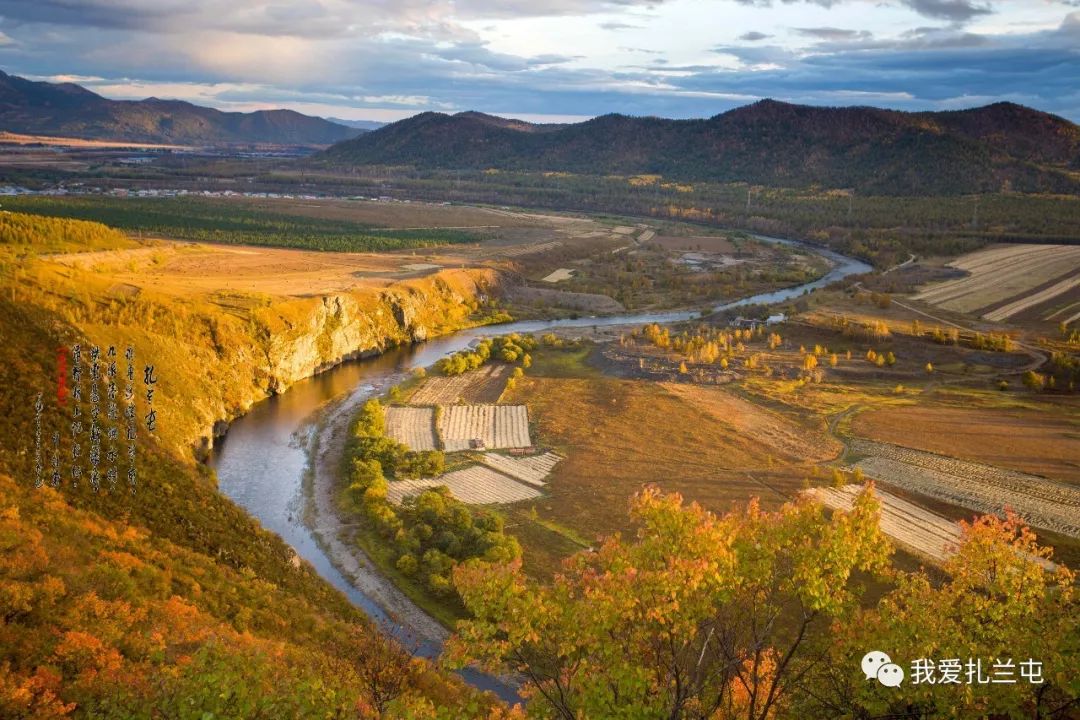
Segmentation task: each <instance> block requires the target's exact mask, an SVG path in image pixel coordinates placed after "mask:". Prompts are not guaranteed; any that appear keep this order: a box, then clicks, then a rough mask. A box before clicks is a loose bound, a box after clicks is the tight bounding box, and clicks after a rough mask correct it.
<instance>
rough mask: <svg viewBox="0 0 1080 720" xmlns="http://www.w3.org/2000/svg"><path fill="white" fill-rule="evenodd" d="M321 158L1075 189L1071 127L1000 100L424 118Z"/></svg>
mask: <svg viewBox="0 0 1080 720" xmlns="http://www.w3.org/2000/svg"><path fill="white" fill-rule="evenodd" d="M319 158H320V159H321V160H323V161H325V162H328V163H332V164H381V165H415V166H420V167H439V168H449V169H488V168H495V169H507V170H525V171H545V172H551V171H565V172H572V173H583V174H621V175H635V174H660V175H663V176H664V177H666V178H669V179H677V180H683V181H693V180H713V181H746V182H751V183H755V184H761V185H770V186H783V187H807V186H811V185H820V186H823V187H831V188H855V189H857V190H859V191H862V192H868V193H874V194H896V195H938V194H954V193H968V192H997V191H1000V190H1009V189H1012V190H1017V191H1025V192H1077V191H1080V127H1077V126H1076V125H1074V124H1073V123H1071V122H1069V121H1068V120H1065V119H1063V118H1060V117H1057V116H1055V115H1050V114H1047V113H1044V112H1040V111H1038V110H1033V109H1031V108H1027V107H1024V106H1021V105H1015V104H1012V103H996V104H993V105H988V106H986V107H981V108H975V109H971V110H959V111H951V112H920V113H907V112H899V111H894V110H881V109H877V108H869V107H846V108H825V107H809V106H804V105H791V104H787V103H781V102H776V101H773V100H762V101H760V102H757V103H754V104H752V105H747V106H745V107H741V108H737V109H735V110H731V111H730V112H726V113H723V114H720V115H716V116H714V117H711V118H708V119H704V120H666V119H662V118H654V117H628V116H625V115H604V116H601V117H597V118H594V119H592V120H589V121H586V122H583V123H577V124H572V125H535V124H531V123H526V122H522V121H516V120H515V121H509V120H503V119H501V118H495V117H491V116H488V115H483V114H482V113H476V112H466V113H459V114H457V115H445V114H442V113H430V112H429V113H422V114H420V115H416V116H414V117H411V118H407V119H405V120H401V121H399V122H396V123H392V124H390V125H387V126H385V127H383V128H380V129H379V130H376V131H374V132H371V133H366V134H364V135H362V136H360V137H357V138H354V139H351V140H348V141H345V142H341V143H338V144H337V145H334V146H333V147H331V148H329V149H328V150H326V151H325V152H324V153H322V154H321V155H320V156H319Z"/></svg>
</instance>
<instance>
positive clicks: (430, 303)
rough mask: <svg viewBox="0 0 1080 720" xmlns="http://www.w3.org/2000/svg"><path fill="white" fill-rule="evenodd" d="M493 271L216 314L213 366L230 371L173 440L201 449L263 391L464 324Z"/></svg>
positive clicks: (444, 274)
mask: <svg viewBox="0 0 1080 720" xmlns="http://www.w3.org/2000/svg"><path fill="white" fill-rule="evenodd" d="M499 279H500V278H499V275H498V273H496V272H495V271H493V270H486V269H470V270H443V271H440V272H438V273H436V274H434V275H430V276H428V277H425V278H420V279H415V280H407V281H402V282H398V283H394V284H392V285H390V286H388V287H386V288H384V289H381V290H371V289H363V290H358V291H353V292H344V293H336V294H331V295H324V296H319V297H310V298H290V299H281V300H279V301H272V302H270V303H268V304H267V305H265V306H264V307H260V308H256V309H253V310H252V311H251V315H250V318H248V320H247V322H246V323H244V324H243V325H242V326H240V327H238V326H237V323H236V321H235V320H233V319H232V318H230V319H229V320H228V321H221V320H218V322H217V324H216V326H215V327H216V329H217V333H216V335H217V337H216V339H215V341H214V345H215V346H216V349H217V355H218V358H217V359H218V360H219V362H223V363H224V365H223V366H222V367H220V368H217V370H218V371H219V372H223V373H225V374H226V376H231V379H227V378H225V377H223V378H222V379H221V380H219V381H218V383H219V385H218V387H217V388H213V387H211V388H207V389H206V390H208V391H206V392H200V395H201V398H200V400H201V402H199V404H198V406H190V405H189V406H188V410H189V411H194V416H195V417H194V419H195V420H196V422H195V423H194V426H193V427H191V428H190V429H189V431H188V432H187V433H180V435H181V437H178V438H177V440H178V441H181V442H184V441H186V442H187V443H188V444H190V443H194V445H195V450H196V454H197V455H200V456H201V455H204V454H205V453H206V452H207V451H208V450H209V449H210V448H211V447H212V444H213V439H214V438H215V437H217V436H220V435H222V434H223V433H224V432H225V430H226V429H227V428H228V422H229V421H231V420H232V419H233V418H235V417H237V416H238V415H240V414H242V413H243V412H245V411H246V410H247V409H248V408H249V407H251V405H252V404H254V403H255V402H257V401H259V400H261V399H263V398H265V397H267V396H268V395H273V394H276V393H281V392H284V391H285V390H286V389H288V387H289V386H290V385H292V384H293V383H295V382H297V381H299V380H303V379H305V378H308V377H311V376H312V375H315V374H317V373H319V372H322V371H324V370H327V369H329V368H331V367H334V366H335V365H338V364H339V363H342V362H344V361H346V360H351V359H356V358H360V357H368V356H371V355H376V354H378V353H381V352H383V351H385V350H387V349H389V348H392V347H396V346H399V345H403V344H408V343H413V342H420V341H423V340H426V339H427V338H429V337H434V336H436V335H441V334H445V333H448V332H452V331H454V330H459V329H461V328H464V327H468V326H469V325H471V324H473V323H474V322H475V320H474V314H473V313H474V310H475V308H476V305H477V302H476V301H477V298H478V297H479V296H480V295H482V294H484V293H488V292H490V291H491V289H492V288H493V287H495V286H496V285H497V284H498V282H499ZM238 330H240V332H237V331H238ZM216 374H218V373H217V372H215V373H212V375H216ZM192 431H194V433H193V432H192Z"/></svg>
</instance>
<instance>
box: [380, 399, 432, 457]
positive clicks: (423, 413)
mask: <svg viewBox="0 0 1080 720" xmlns="http://www.w3.org/2000/svg"><path fill="white" fill-rule="evenodd" d="M386 434H387V435H389V436H390V437H391V438H393V439H394V440H397V441H398V442H399V443H403V444H404V445H406V446H408V448H409V449H410V450H414V451H420V450H436V449H438V443H437V440H436V438H435V411H434V410H433V409H432V408H429V407H388V408H386Z"/></svg>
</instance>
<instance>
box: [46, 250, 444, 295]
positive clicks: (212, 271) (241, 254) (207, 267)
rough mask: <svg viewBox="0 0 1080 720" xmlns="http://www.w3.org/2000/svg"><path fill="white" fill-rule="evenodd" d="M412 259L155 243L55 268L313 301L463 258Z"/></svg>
mask: <svg viewBox="0 0 1080 720" xmlns="http://www.w3.org/2000/svg"><path fill="white" fill-rule="evenodd" d="M417 257H418V256H416V255H413V254H411V253H406V252H402V253H344V252H322V251H313V250H292V249H285V248H267V247H252V246H235V245H208V244H202V243H178V242H172V241H164V240H162V241H156V242H152V243H151V244H150V245H149V246H148V247H141V248H135V249H131V250H112V251H104V252H93V253H77V254H71V255H58V256H54V257H53V258H51V260H52V261H53V262H55V263H58V264H61V265H67V266H71V267H78V268H80V269H83V270H91V271H93V272H94V273H95V274H98V275H102V276H108V277H110V278H112V279H113V281H114V282H116V283H120V284H123V285H128V286H133V287H151V288H153V289H154V290H155V291H157V292H160V293H164V294H166V295H172V296H180V297H184V296H191V295H207V294H211V293H220V292H234V293H259V294H267V295H276V296H283V297H310V296H315V295H321V294H328V293H339V292H347V291H350V290H355V289H360V288H382V287H387V286H388V285H391V284H393V283H395V282H399V281H400V280H401V279H403V278H406V277H417V276H423V275H430V274H432V273H435V272H438V271H439V269H440V268H442V267H445V266H447V265H451V264H454V263H456V260H457V259H456V258H452V257H451V258H447V259H446V261H445V262H440V261H439V258H437V257H435V256H432V255H425V256H424V257H425V258H433V259H435V261H436V262H434V263H432V264H433V265H434V267H430V268H426V269H424V270H423V271H419V272H418V271H416V270H415V269H414V268H410V267H407V266H410V265H415V264H416V263H417Z"/></svg>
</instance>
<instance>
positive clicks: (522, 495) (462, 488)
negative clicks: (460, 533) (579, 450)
mask: <svg viewBox="0 0 1080 720" xmlns="http://www.w3.org/2000/svg"><path fill="white" fill-rule="evenodd" d="M389 485H390V487H389V489H388V490H387V493H386V496H387V497H388V498H389V499H390V501H391V502H393V503H400V502H401V501H402V500H404V499H405V498H406V497H407V496H409V495H415V494H417V493H420V492H423V491H424V490H427V489H430V488H434V487H439V486H440V485H445V486H446V487H447V488H449V490H450V493H451V494H452V495H453V496H454V497H456V498H457V499H458V500H460V501H461V502H463V503H468V504H469V505H494V504H500V505H501V504H505V503H514V502H521V501H522V500H532V499H534V498H538V497H540V491H539V490H536V489H535V488H532V487H529V486H528V485H523V484H522V483H519V482H518V481H516V480H512V479H510V478H509V477H507V476H506V475H503V474H502V473H499V472H496V471H494V470H492V469H491V468H489V467H485V466H484V465H474V466H472V467H467V468H462V469H461V470H453V471H451V472H448V473H446V474H445V475H443V476H441V477H438V478H424V479H421V480H396V481H394V482H391V483H390V484H389Z"/></svg>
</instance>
